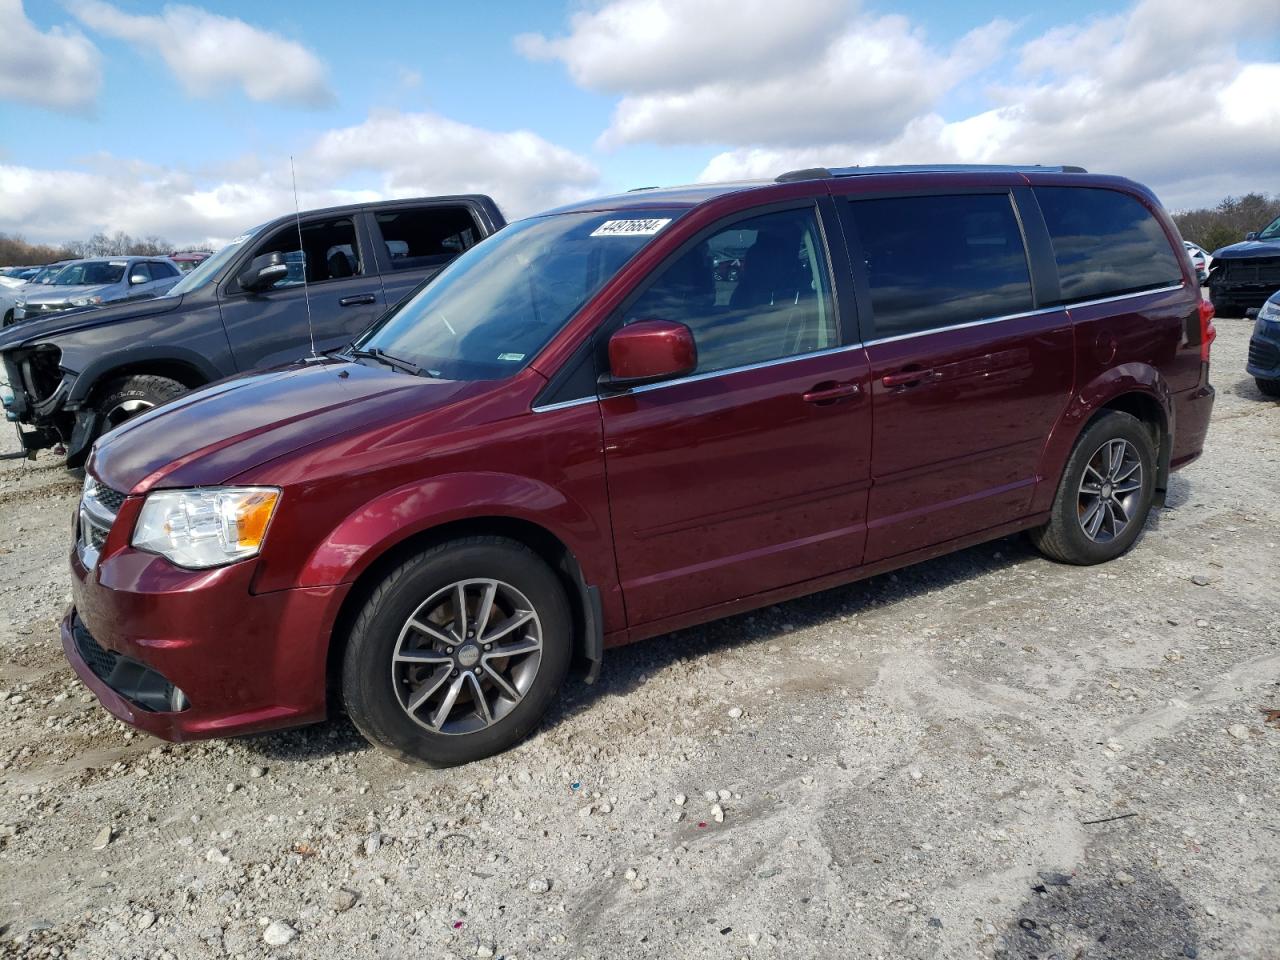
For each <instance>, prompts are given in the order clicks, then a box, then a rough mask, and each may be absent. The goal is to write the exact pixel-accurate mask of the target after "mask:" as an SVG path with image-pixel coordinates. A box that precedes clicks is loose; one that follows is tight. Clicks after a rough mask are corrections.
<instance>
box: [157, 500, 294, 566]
mask: <svg viewBox="0 0 1280 960" xmlns="http://www.w3.org/2000/svg"><path fill="white" fill-rule="evenodd" d="M279 499H280V491H279V490H277V489H276V488H275V487H202V488H198V489H195V490H157V491H156V492H155V493H152V494H150V495H149V496H148V497H147V502H146V503H144V504H143V505H142V513H141V514H140V515H139V517H138V524H137V526H136V527H134V530H133V545H134V546H135V547H137V548H138V549H139V550H146V551H148V552H150V553H158V554H160V556H162V557H164V558H166V559H167V560H170V561H172V562H173V563H176V564H177V565H178V566H180V567H194V568H196V569H204V568H206V567H218V566H222V565H223V564H226V563H233V562H235V561H236V560H244V559H245V558H247V557H253V556H257V554H258V551H259V550H261V549H262V541H263V540H264V539H266V536H267V526H268V524H270V523H271V515H272V514H273V513H274V512H275V509H276V502H277V501H278V500H279Z"/></svg>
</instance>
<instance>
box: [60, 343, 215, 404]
mask: <svg viewBox="0 0 1280 960" xmlns="http://www.w3.org/2000/svg"><path fill="white" fill-rule="evenodd" d="M133 376H157V377H168V378H169V379H170V380H176V381H178V383H181V384H182V385H183V386H184V387H186V388H187V389H189V390H190V389H194V388H195V387H202V386H204V385H205V384H207V383H212V382H213V381H214V380H219V379H221V378H222V376H223V374H222V373H220V372H219V371H218V370H217V369H216V368H215V367H214V366H213V365H212V364H210V363H209V361H208V360H206V359H205V358H204V357H202V356H200V355H199V354H198V353H194V352H190V351H185V350H178V351H175V350H169V349H165V350H155V351H146V350H144V351H136V350H130V351H127V352H126V353H123V354H116V355H113V356H107V357H103V358H102V359H101V360H98V361H95V362H93V363H91V364H90V365H89V366H88V367H86V368H85V369H84V370H82V371H81V372H80V375H79V376H78V377H77V378H76V382H75V385H74V386H73V387H72V389H71V395H70V397H69V398H68V399H69V400H70V401H71V402H73V403H75V402H78V403H91V402H92V401H93V399H95V398H97V397H100V396H101V395H102V391H103V389H104V388H105V387H106V386H107V385H108V384H110V383H113V382H115V381H116V380H119V379H121V378H123V377H133Z"/></svg>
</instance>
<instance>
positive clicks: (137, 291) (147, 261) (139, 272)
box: [13, 257, 182, 323]
mask: <svg viewBox="0 0 1280 960" xmlns="http://www.w3.org/2000/svg"><path fill="white" fill-rule="evenodd" d="M181 277H182V273H181V271H179V270H178V268H177V266H176V265H175V264H174V263H173V262H172V261H170V260H168V259H166V258H164V257H101V258H98V259H94V260H75V261H73V262H71V263H69V264H67V265H66V266H65V267H63V268H62V269H61V270H60V271H59V272H58V274H57V275H56V276H55V277H54V278H53V279H52V280H50V281H49V282H48V284H47V285H42V286H39V287H31V288H29V289H30V292H29V293H27V294H26V295H25V296H23V297H22V298H21V299H19V300H18V302H17V303H15V304H14V308H13V319H14V322H15V323H16V322H18V321H21V320H29V319H31V318H32V317H42V316H46V315H48V314H50V313H57V312H59V311H62V310H75V309H78V308H81V307H96V306H99V305H100V304H104V303H118V302H120V301H122V300H143V299H146V298H148V297H158V296H161V295H163V294H165V293H168V292H169V288H170V287H172V286H173V285H174V284H176V283H177V282H178V280H180V279H181Z"/></svg>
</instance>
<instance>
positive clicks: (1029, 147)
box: [701, 0, 1280, 207]
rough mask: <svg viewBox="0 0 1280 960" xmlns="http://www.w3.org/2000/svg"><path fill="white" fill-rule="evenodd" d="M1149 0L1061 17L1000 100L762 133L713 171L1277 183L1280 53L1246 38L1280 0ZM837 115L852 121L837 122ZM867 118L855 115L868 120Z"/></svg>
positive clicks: (1194, 192)
mask: <svg viewBox="0 0 1280 960" xmlns="http://www.w3.org/2000/svg"><path fill="white" fill-rule="evenodd" d="M1202 10H1203V8H1202V7H1199V6H1198V5H1196V4H1194V3H1193V2H1191V0H1142V2H1140V3H1138V4H1137V5H1136V6H1135V7H1133V8H1132V9H1130V10H1129V11H1128V12H1127V13H1125V14H1124V15H1121V16H1114V17H1107V18H1104V19H1100V20H1095V21H1093V22H1090V23H1085V24H1081V25H1075V26H1070V27H1063V28H1057V29H1054V30H1050V31H1048V32H1046V33H1044V34H1042V35H1041V36H1039V37H1036V38H1035V39H1033V40H1031V41H1029V42H1027V43H1025V44H1024V45H1023V46H1022V47H1021V49H1020V50H1019V51H1017V52H1016V53H1017V70H1016V73H1015V75H1014V79H1012V80H1011V81H1009V82H1007V83H1005V84H1003V85H999V86H993V87H991V88H989V89H988V90H987V91H986V93H987V96H988V97H989V99H990V100H991V102H992V106H991V107H990V108H989V109H985V110H982V111H980V112H977V113H974V114H972V115H969V116H962V117H960V118H958V119H947V118H944V117H943V116H941V115H940V114H939V113H937V112H936V111H929V112H921V113H919V114H917V115H915V116H913V117H911V118H910V119H908V120H906V121H905V122H903V123H901V124H900V125H898V126H897V128H896V129H895V130H894V131H893V132H891V133H890V134H888V135H880V136H877V137H874V138H871V139H867V138H865V137H864V136H862V135H861V130H859V135H857V136H843V137H841V136H831V137H828V138H824V137H821V136H810V137H794V138H792V139H790V140H789V141H787V142H783V143H776V142H774V141H772V140H768V139H765V138H761V137H758V136H757V137H747V138H743V139H740V140H738V141H736V142H737V143H738V146H737V147H736V148H735V149H731V150H728V151H725V152H723V153H720V154H718V155H716V156H715V157H713V158H712V159H711V161H710V162H709V163H708V164H707V165H706V167H705V168H704V169H703V171H702V174H701V179H706V180H717V179H726V178H735V177H742V176H771V175H774V174H776V173H778V172H780V171H782V170H786V169H793V168H800V167H809V166H821V165H849V164H855V163H857V164H875V163H934V162H965V163H1001V162H1003V163H1037V162H1040V163H1073V164H1080V165H1082V166H1085V167H1088V168H1089V169H1091V170H1097V171H1099V172H1107V173H1118V174H1122V175H1125V176H1129V177H1132V178H1134V179H1138V180H1141V181H1144V182H1146V183H1148V184H1150V185H1151V186H1152V187H1153V188H1155V189H1156V190H1157V192H1158V193H1160V195H1161V199H1162V200H1163V201H1164V202H1165V203H1166V205H1168V206H1170V207H1184V206H1192V205H1198V204H1202V203H1208V202H1214V201H1216V200H1218V199H1221V197H1222V196H1224V195H1225V194H1227V193H1240V192H1245V191H1248V190H1258V189H1262V190H1267V189H1274V176H1275V170H1276V169H1278V168H1280V97H1277V95H1276V90H1277V89H1280V87H1278V86H1277V83H1278V82H1280V63H1241V62H1240V60H1239V59H1238V51H1237V44H1238V42H1239V41H1240V40H1242V39H1244V38H1246V37H1256V36H1265V35H1267V33H1268V32H1274V31H1275V30H1276V28H1277V26H1278V25H1280V5H1265V4H1264V5H1258V4H1254V3H1249V2H1245V0H1222V2H1221V3H1218V4H1215V6H1214V14H1213V16H1212V17H1210V18H1204V17H1201V16H1198V13H1197V11H1202ZM831 129H840V128H839V127H837V126H835V125H833V126H832V127H831ZM855 129H856V128H855Z"/></svg>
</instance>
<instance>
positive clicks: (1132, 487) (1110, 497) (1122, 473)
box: [1076, 438, 1142, 543]
mask: <svg viewBox="0 0 1280 960" xmlns="http://www.w3.org/2000/svg"><path fill="white" fill-rule="evenodd" d="M1141 499H1142V459H1141V457H1140V456H1139V455H1138V449H1137V447H1135V446H1134V445H1133V444H1132V443H1130V442H1129V441H1128V440H1125V439H1122V438H1119V439H1115V440H1108V441H1107V442H1106V443H1104V444H1103V445H1102V446H1100V447H1099V448H1098V449H1097V450H1096V451H1095V452H1094V454H1093V456H1092V457H1090V458H1089V461H1088V463H1086V464H1085V468H1084V476H1083V477H1082V478H1081V479H1080V492H1079V498H1078V500H1077V503H1076V514H1077V516H1078V518H1079V520H1080V529H1082V530H1083V531H1084V533H1085V536H1087V537H1088V538H1089V539H1090V540H1093V541H1094V542H1095V543H1108V542H1110V541H1111V540H1114V539H1115V538H1116V537H1118V536H1120V535H1121V534H1122V533H1124V531H1125V530H1126V529H1128V527H1129V524H1130V523H1131V522H1132V520H1133V517H1134V516H1135V515H1136V514H1137V511H1138V507H1139V506H1140V503H1141Z"/></svg>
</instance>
